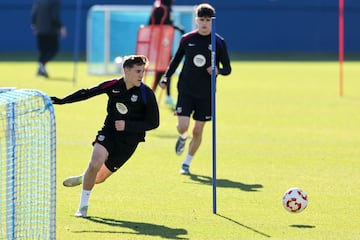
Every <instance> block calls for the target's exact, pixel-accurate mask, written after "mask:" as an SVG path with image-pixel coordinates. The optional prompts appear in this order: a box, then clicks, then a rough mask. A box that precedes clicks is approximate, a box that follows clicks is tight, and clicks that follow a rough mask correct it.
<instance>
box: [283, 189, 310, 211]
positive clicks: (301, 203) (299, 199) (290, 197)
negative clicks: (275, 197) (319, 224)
mask: <svg viewBox="0 0 360 240" xmlns="http://www.w3.org/2000/svg"><path fill="white" fill-rule="evenodd" d="M282 204H283V206H284V208H285V209H286V210H287V211H289V212H292V213H299V212H302V211H303V210H304V209H305V208H306V206H307V204H308V196H307V194H306V192H304V191H303V190H302V189H300V188H297V187H293V188H290V189H288V190H287V191H286V192H285V193H284V196H283V198H282Z"/></svg>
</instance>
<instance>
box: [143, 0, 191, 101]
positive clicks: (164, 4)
mask: <svg viewBox="0 0 360 240" xmlns="http://www.w3.org/2000/svg"><path fill="white" fill-rule="evenodd" d="M172 4H173V0H156V1H155V2H154V7H153V9H152V12H151V15H150V19H149V25H151V24H154V25H160V24H163V25H170V26H173V27H174V28H175V29H176V30H178V31H180V33H181V34H184V33H185V31H184V29H183V28H182V27H180V26H175V25H174V22H173V17H172ZM159 51H161V50H160V49H159ZM163 75H164V72H156V73H155V83H154V85H153V91H155V90H156V87H157V86H158V84H159V82H160V80H161V78H162V76H163ZM165 103H166V104H167V105H170V106H172V107H174V106H175V102H174V100H173V99H172V97H171V94H170V79H168V84H167V88H166V99H165Z"/></svg>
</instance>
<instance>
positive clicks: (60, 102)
mask: <svg viewBox="0 0 360 240" xmlns="http://www.w3.org/2000/svg"><path fill="white" fill-rule="evenodd" d="M50 98H51V101H52V103H53V104H65V103H64V101H63V100H62V99H61V98H57V97H50Z"/></svg>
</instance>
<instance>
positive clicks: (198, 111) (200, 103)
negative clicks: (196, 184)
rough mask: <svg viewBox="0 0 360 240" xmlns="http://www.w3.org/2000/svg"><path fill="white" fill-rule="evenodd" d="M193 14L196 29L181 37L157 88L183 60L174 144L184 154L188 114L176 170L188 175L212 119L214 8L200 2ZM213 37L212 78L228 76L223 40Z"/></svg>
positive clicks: (228, 68)
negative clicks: (180, 160) (213, 50)
mask: <svg viewBox="0 0 360 240" xmlns="http://www.w3.org/2000/svg"><path fill="white" fill-rule="evenodd" d="M195 14H196V18H195V22H196V24H197V29H196V30H194V31H192V32H189V33H187V34H184V35H183V36H182V38H181V40H180V44H179V47H178V49H177V51H176V53H175V56H174V58H173V59H172V60H171V62H170V65H169V66H168V69H167V71H166V73H165V76H164V79H163V80H162V81H161V82H160V87H162V88H165V87H166V85H167V81H168V79H169V78H170V77H171V75H173V74H174V72H175V70H176V68H177V67H178V66H179V64H180V62H181V60H182V58H183V57H185V61H184V64H183V67H182V70H181V72H180V75H179V81H178V86H177V88H178V100H177V104H176V115H177V116H178V125H177V130H178V133H179V137H178V140H177V142H176V145H175V151H176V154H178V155H181V154H182V153H183V151H184V147H185V141H186V138H187V134H188V128H189V124H190V116H191V115H192V118H193V119H194V120H195V123H194V127H193V130H192V134H193V136H192V139H191V141H190V144H189V150H188V154H187V155H186V157H185V159H184V161H183V163H182V165H181V168H180V173H181V174H190V170H189V167H190V163H191V161H192V159H193V157H194V155H195V153H196V151H197V150H198V149H199V147H200V144H201V140H202V135H203V129H204V126H205V123H206V122H207V121H211V118H212V112H211V111H212V109H211V93H212V91H211V82H212V81H211V74H212V66H211V55H212V54H211V18H212V17H214V16H215V9H214V8H213V7H212V6H211V5H209V4H206V3H204V4H200V5H198V6H197V7H196V9H195ZM215 34H216V60H215V63H216V75H218V74H220V75H229V74H230V73H231V66H230V59H229V54H228V51H227V46H226V43H225V40H224V38H222V37H221V36H220V35H218V34H217V33H215Z"/></svg>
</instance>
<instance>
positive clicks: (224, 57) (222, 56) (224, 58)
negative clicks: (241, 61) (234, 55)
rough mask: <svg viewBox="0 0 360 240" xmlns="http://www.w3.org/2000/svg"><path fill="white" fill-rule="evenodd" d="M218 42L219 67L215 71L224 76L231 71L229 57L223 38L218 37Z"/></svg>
mask: <svg viewBox="0 0 360 240" xmlns="http://www.w3.org/2000/svg"><path fill="white" fill-rule="evenodd" d="M219 42H220V44H219V51H217V52H218V53H219V62H220V63H221V67H220V66H219V67H218V71H217V73H218V74H220V75H224V76H226V75H229V74H230V73H231V65H230V58H229V54H228V51H227V46H226V43H225V41H224V39H220V41H219Z"/></svg>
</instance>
